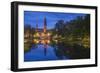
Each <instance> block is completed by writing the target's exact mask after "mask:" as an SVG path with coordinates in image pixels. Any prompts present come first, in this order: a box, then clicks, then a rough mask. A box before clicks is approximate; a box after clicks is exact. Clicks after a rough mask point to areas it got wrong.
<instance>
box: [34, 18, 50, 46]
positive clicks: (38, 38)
mask: <svg viewBox="0 0 100 73" xmlns="http://www.w3.org/2000/svg"><path fill="white" fill-rule="evenodd" d="M35 32H36V33H35V34H34V40H33V42H35V43H37V44H38V43H41V44H49V43H50V33H49V32H48V31H47V21H46V18H44V24H43V29H40V28H39V27H38V24H36V29H35Z"/></svg>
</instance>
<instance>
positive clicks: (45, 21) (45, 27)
mask: <svg viewBox="0 0 100 73" xmlns="http://www.w3.org/2000/svg"><path fill="white" fill-rule="evenodd" d="M46 30H47V20H46V17H44V32H46Z"/></svg>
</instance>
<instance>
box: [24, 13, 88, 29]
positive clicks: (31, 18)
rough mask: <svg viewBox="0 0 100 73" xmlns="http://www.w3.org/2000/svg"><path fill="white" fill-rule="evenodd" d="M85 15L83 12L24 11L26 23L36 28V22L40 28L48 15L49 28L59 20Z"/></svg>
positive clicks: (68, 19)
mask: <svg viewBox="0 0 100 73" xmlns="http://www.w3.org/2000/svg"><path fill="white" fill-rule="evenodd" d="M85 15H86V14H82V13H60V12H36V11H24V25H31V26H32V27H34V28H35V27H36V24H38V28H43V24H44V17H46V20H47V29H52V28H54V26H55V24H56V22H57V21H58V20H64V22H66V21H70V20H73V19H75V18H77V16H85Z"/></svg>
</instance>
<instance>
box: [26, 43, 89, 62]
mask: <svg viewBox="0 0 100 73" xmlns="http://www.w3.org/2000/svg"><path fill="white" fill-rule="evenodd" d="M86 58H90V49H89V48H85V47H83V46H81V45H77V44H74V45H69V44H65V43H64V42H58V43H56V44H52V45H51V44H41V43H39V44H32V47H30V50H28V51H27V52H25V53H24V61H25V62H27V61H47V60H65V59H66V60H69V59H86Z"/></svg>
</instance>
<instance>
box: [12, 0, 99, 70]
mask: <svg viewBox="0 0 100 73" xmlns="http://www.w3.org/2000/svg"><path fill="white" fill-rule="evenodd" d="M20 5H26V6H44V7H45V6H47V7H61V8H66V7H67V8H77V9H78V8H82V9H94V10H95V63H94V64H84V65H69V66H66V65H65V66H50V67H36V68H35V67H34V68H33V67H31V68H19V54H18V53H19V50H18V48H19V47H18V46H19V44H18V43H19V37H18V36H19V34H18V33H19V31H18V30H19V26H18V24H19V23H18V22H19V15H18V14H19V13H18V12H19V6H20ZM94 66H97V7H96V6H83V5H67V4H50V3H35V2H18V1H14V2H12V3H11V70H12V71H31V70H47V69H64V68H80V67H94Z"/></svg>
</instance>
